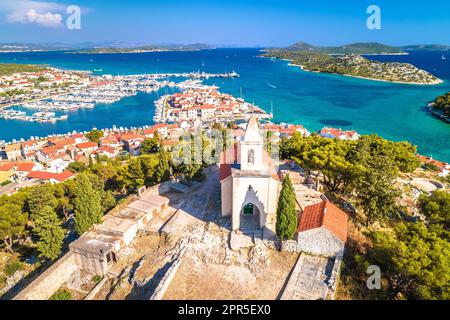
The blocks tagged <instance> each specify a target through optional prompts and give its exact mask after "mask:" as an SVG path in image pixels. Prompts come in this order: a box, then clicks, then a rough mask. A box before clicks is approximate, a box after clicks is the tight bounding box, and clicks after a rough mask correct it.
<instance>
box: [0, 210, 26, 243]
mask: <svg viewBox="0 0 450 320" xmlns="http://www.w3.org/2000/svg"><path fill="white" fill-rule="evenodd" d="M27 222H28V215H27V214H26V213H24V212H22V210H21V208H20V207H19V206H18V205H15V204H4V205H2V206H0V239H2V240H3V242H4V243H5V245H6V249H7V250H8V251H9V252H13V249H12V246H13V243H14V240H15V239H17V238H18V237H20V236H21V235H23V234H24V233H25V226H26V225H27Z"/></svg>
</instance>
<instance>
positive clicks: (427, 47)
mask: <svg viewBox="0 0 450 320" xmlns="http://www.w3.org/2000/svg"><path fill="white" fill-rule="evenodd" d="M400 48H401V49H402V50H406V51H413V50H424V51H446V50H450V46H448V45H445V44H415V45H409V46H403V47H400Z"/></svg>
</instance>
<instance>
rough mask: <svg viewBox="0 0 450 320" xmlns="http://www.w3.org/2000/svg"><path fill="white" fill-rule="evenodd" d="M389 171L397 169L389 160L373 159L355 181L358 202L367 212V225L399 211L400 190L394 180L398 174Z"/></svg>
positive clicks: (383, 219)
mask: <svg viewBox="0 0 450 320" xmlns="http://www.w3.org/2000/svg"><path fill="white" fill-rule="evenodd" d="M389 172H395V169H394V168H393V167H392V165H391V164H390V163H389V162H388V161H382V160H381V159H373V162H372V163H371V164H370V166H369V167H366V168H365V169H364V171H363V173H362V174H361V175H360V176H359V178H358V179H357V181H355V183H354V186H355V198H356V203H357V204H358V206H359V207H360V208H361V209H363V211H364V213H365V217H366V221H365V224H366V226H369V225H370V224H372V223H374V222H375V221H386V220H387V218H389V217H393V216H394V215H395V214H397V212H398V208H397V205H396V197H397V196H398V191H397V190H396V189H395V188H394V181H393V177H395V176H396V175H395V174H393V175H390V174H389Z"/></svg>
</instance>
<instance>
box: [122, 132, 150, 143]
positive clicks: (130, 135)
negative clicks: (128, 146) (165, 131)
mask: <svg viewBox="0 0 450 320" xmlns="http://www.w3.org/2000/svg"><path fill="white" fill-rule="evenodd" d="M120 138H121V139H122V140H124V141H130V140H134V139H141V140H144V139H145V136H143V135H141V134H137V133H125V134H123V135H122V136H121V137H120Z"/></svg>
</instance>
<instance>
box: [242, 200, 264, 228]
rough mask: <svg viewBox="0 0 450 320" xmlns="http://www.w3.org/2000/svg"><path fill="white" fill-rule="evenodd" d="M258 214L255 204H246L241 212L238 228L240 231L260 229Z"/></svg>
mask: <svg viewBox="0 0 450 320" xmlns="http://www.w3.org/2000/svg"><path fill="white" fill-rule="evenodd" d="M259 214H260V212H259V209H258V207H257V206H256V205H255V204H253V203H251V202H249V203H247V204H246V205H245V206H244V207H243V208H242V210H241V214H240V219H241V221H240V228H241V229H242V230H255V229H260V225H259Z"/></svg>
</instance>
